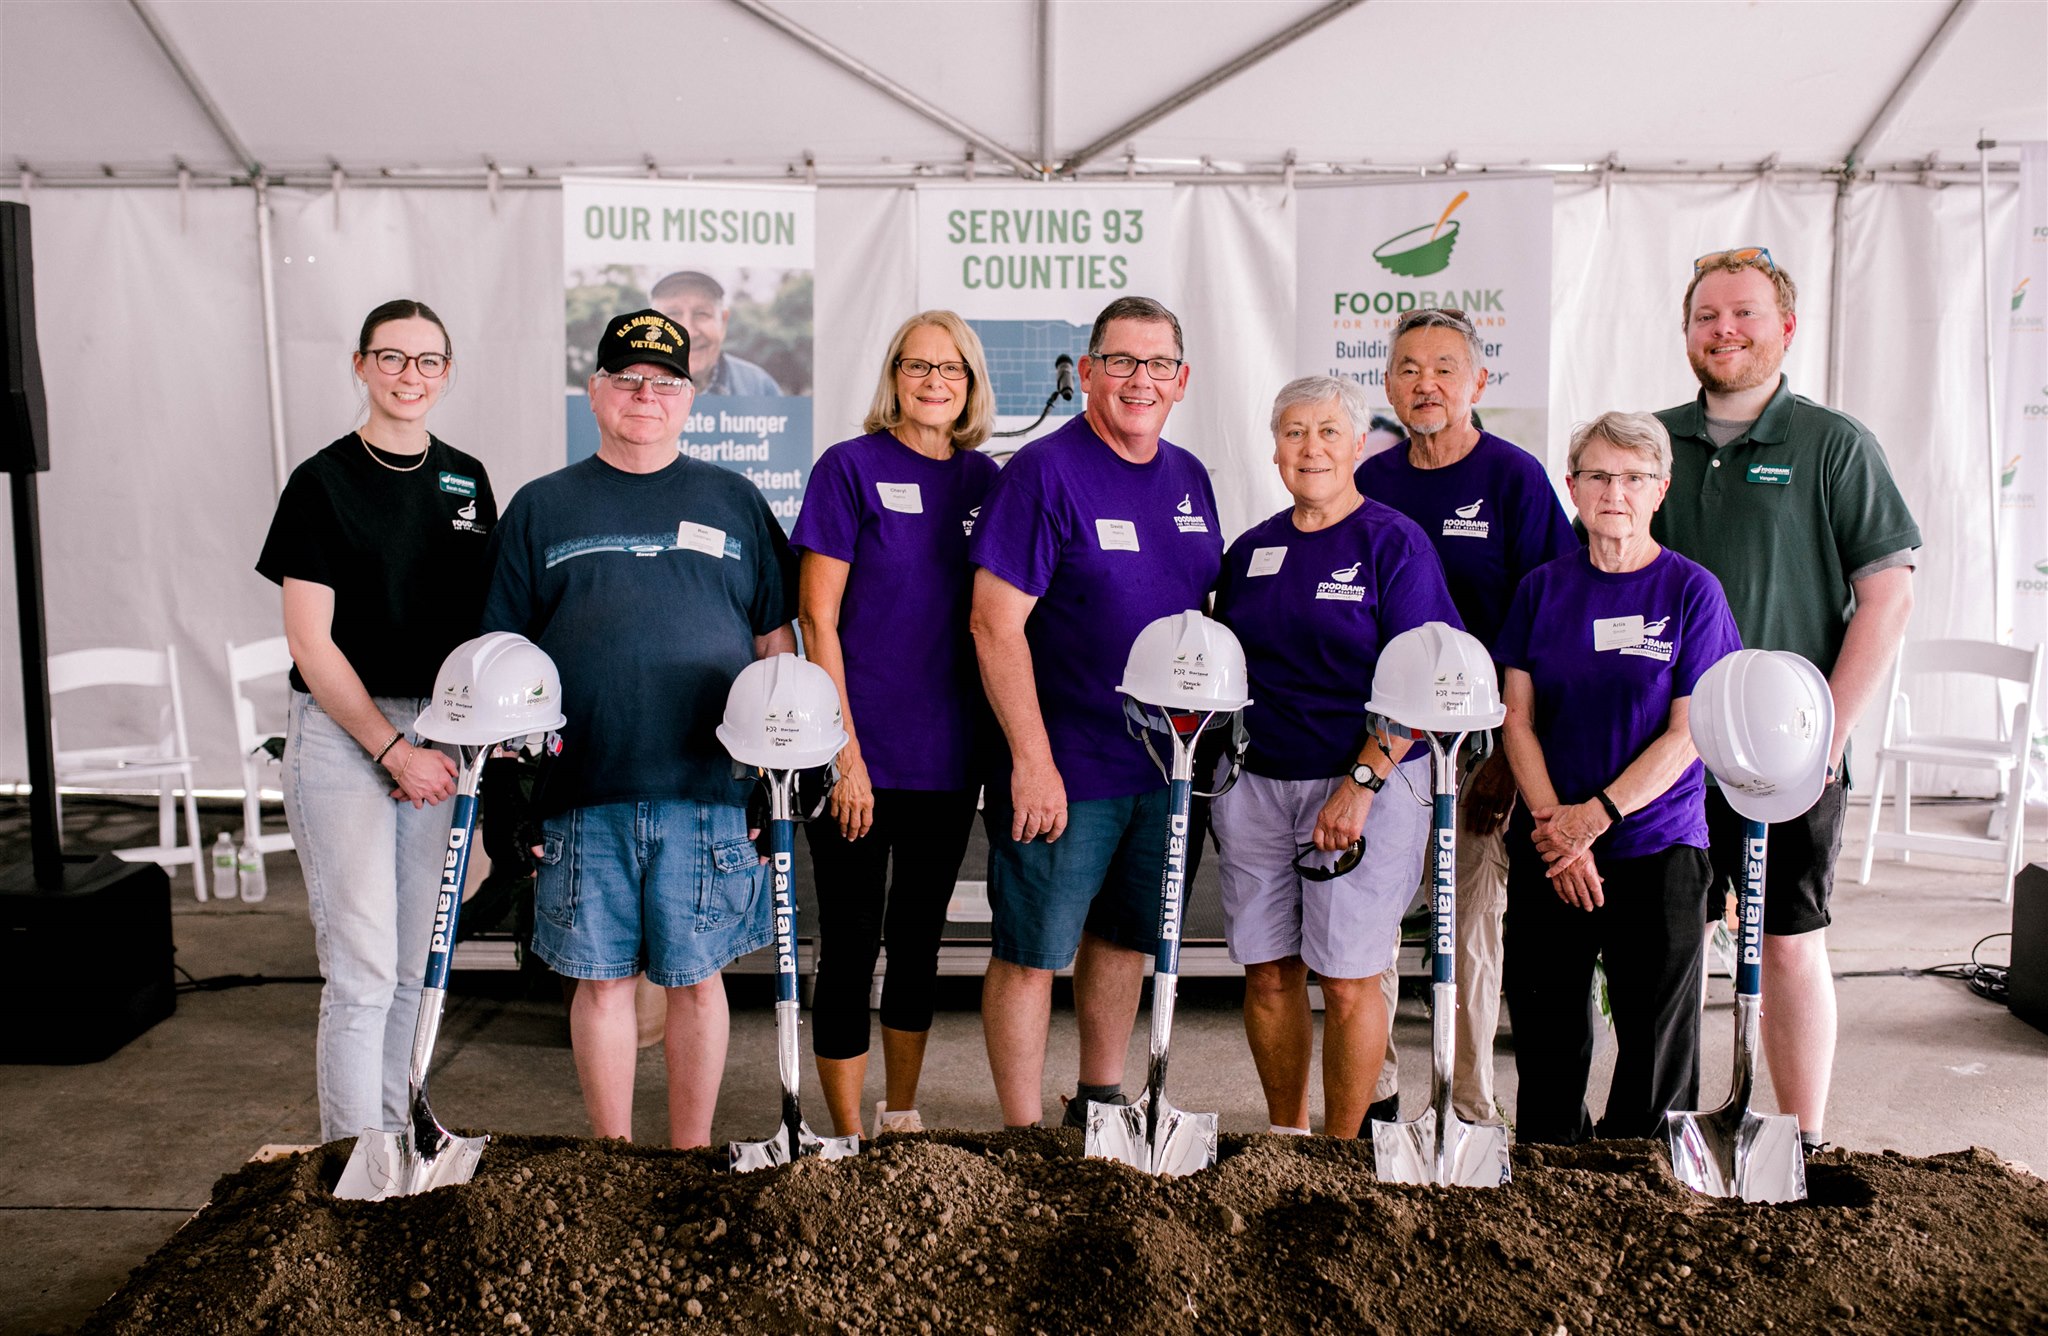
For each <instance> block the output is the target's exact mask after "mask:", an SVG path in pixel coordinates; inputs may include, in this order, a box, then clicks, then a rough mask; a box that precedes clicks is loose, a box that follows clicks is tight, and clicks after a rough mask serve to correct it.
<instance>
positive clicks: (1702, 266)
mask: <svg viewBox="0 0 2048 1336" xmlns="http://www.w3.org/2000/svg"><path fill="white" fill-rule="evenodd" d="M1797 297H1798V291H1797V289H1796V288H1795V287H1794V286H1793V283H1792V279H1791V277H1790V276H1789V275H1787V274H1786V273H1785V271H1784V270H1782V269H1779V268H1778V267H1777V266H1776V265H1775V264H1773V263H1772V261H1771V254H1770V252H1769V251H1767V250H1764V249H1762V248H1760V247H1749V248H1745V249H1742V250H1734V251H1721V252H1717V253H1715V254H1712V255H1705V256H1702V257H1700V259H1699V260H1698V261H1697V262H1696V264H1695V265H1694V270H1693V278H1692V282H1691V284H1690V285H1688V286H1687V288H1686V290H1685V299H1684V302H1683V303H1682V305H1681V310H1682V312H1683V328H1684V330H1685V351H1686V357H1687V359H1688V360H1689V361H1690V362H1691V363H1692V369H1693V372H1694V374H1695V375H1697V376H1698V377H1699V382H1700V394H1699V397H1698V398H1697V399H1695V400H1693V401H1692V402H1691V403H1687V404H1681V405H1679V406H1678V407H1676V408H1667V409H1665V410H1664V411H1663V412H1661V413H1659V414H1657V417H1658V419H1659V420H1660V421H1662V422H1663V423H1664V426H1665V427H1666V428H1667V429H1668V430H1669V431H1670V433H1671V455H1672V459H1671V491H1670V494H1669V495H1668V496H1667V497H1666V498H1665V501H1664V507H1663V509H1662V510H1661V511H1659V512H1658V514H1657V516H1656V518H1655V519H1654V520H1653V521H1652V524H1651V533H1652V534H1653V535H1654V536H1655V537H1656V538H1657V539H1658V540H1659V541H1660V542H1662V543H1664V544H1666V545H1668V546H1669V547H1670V548H1672V549H1673V550H1674V551H1676V552H1680V553H1682V554H1684V555H1685V556H1688V557H1691V558H1692V559H1693V560H1694V561H1697V562H1699V563H1700V564H1701V565H1703V566H1705V567H1706V568H1707V569H1708V570H1710V571H1712V572H1713V573H1714V574H1715V575H1716V576H1718V577H1719V578H1720V581H1721V586H1722V588H1723V589H1724V590H1725V591H1726V592H1727V595H1728V605H1729V607H1730V608H1732V609H1733V610H1734V613H1735V622H1736V625H1737V627H1738V628H1740V630H1741V632H1742V643H1743V644H1744V645H1746V646H1749V647H1750V648H1752V649H1789V650H1792V651H1794V652H1795V653H1798V654H1800V655H1802V656H1804V657H1805V658H1807V659H1810V660H1812V661H1813V663H1814V664H1815V665H1816V666H1817V667H1819V668H1820V670H1821V671H1822V672H1823V673H1826V674H1827V678H1828V686H1829V688H1830V689H1831V690H1832V691H1833V693H1834V697H1835V735H1834V739H1833V741H1832V743H1831V744H1830V746H1829V749H1828V763H1829V764H1828V783H1827V787H1826V789H1825V790H1823V792H1822V794H1821V797H1820V801H1819V802H1818V803H1816V804H1815V805H1814V808H1813V810H1812V811H1810V812H1808V813H1807V814H1806V815H1805V816H1804V817H1801V818H1799V819H1798V820H1795V821H1787V822H1783V823H1780V824H1777V825H1773V826H1772V827H1771V841H1770V852H1769V858H1768V866H1767V868H1766V870H1765V877H1766V881H1767V885H1768V888H1769V890H1768V894H1767V895H1766V896H1765V899H1764V958H1763V973H1764V997H1765V999H1766V1001H1765V1005H1764V1012H1763V1047H1764V1060H1765V1062H1766V1063H1767V1064H1768V1065H1769V1067H1770V1072H1771V1084H1772V1086H1773V1088H1774V1089H1775V1090H1776V1091H1777V1095H1778V1107H1779V1108H1780V1109H1781V1110H1782V1111H1783V1112H1786V1113H1791V1114H1796V1115H1797V1116H1798V1118H1799V1128H1800V1138H1801V1140H1802V1141H1804V1142H1805V1143H1806V1146H1807V1149H1808V1151H1809V1153H1810V1152H1811V1151H1812V1150H1813V1149H1814V1148H1816V1147H1818V1146H1819V1145H1821V1144H1822V1132H1821V1129H1822V1126H1823V1119H1824V1116H1825V1114H1826V1111H1827V1102H1828V1083H1829V1079H1830V1077H1831V1075H1832V1073H1833V1069H1834V1061H1835V985H1834V976H1833V974H1832V973H1831V972H1830V970H1829V967H1828V955H1827V942H1826V931H1825V930H1826V928H1827V925H1828V922H1829V913H1828V896H1829V893H1830V891H1831V890H1832V889H1833V886H1834V876H1835V858H1836V855H1837V854H1838V853H1840V851H1841V847H1842V817H1843V807H1844V804H1845V802H1846V797H1845V795H1844V793H1843V784H1842V778H1841V772H1842V751H1843V748H1844V746H1845V745H1846V743H1847V742H1848V738H1849V733H1850V730H1851V729H1853V728H1854V727H1855V726H1856V721H1857V719H1858V718H1859V717H1861V716H1862V714H1863V711H1864V710H1865V709H1866V708H1867V707H1868V706H1869V705H1870V703H1871V701H1872V700H1874V699H1875V698H1876V696H1877V694H1878V692H1879V691H1880V690H1881V688H1882V686H1883V683H1884V681H1885V678H1886V674H1887V673H1888V671H1889V669H1890V667H1891V662H1892V656H1893V655H1894V654H1896V653H1897V652H1898V648H1899V641H1900V639H1901V638H1902V637H1903V636H1904V634H1905V630H1906V619H1907V617H1908V615H1910V614H1911V612H1912V609H1913V564H1914V551H1915V549H1917V548H1918V547H1919V546H1920V530H1919V527H1918V526H1917V525H1915V524H1914V523H1913V516H1912V514H1911V513H1910V512H1909V511H1908V510H1907V509H1906V502H1905V499H1904V498H1903V497H1901V496H1900V495H1899V489H1898V487H1897V485H1896V484H1895V483H1894V482H1893V481H1892V474H1891V469H1890V468H1889V467H1888V466H1887V465H1886V463H1885V458H1884V451H1883V449H1882V448H1880V447H1879V445H1878V443H1877V439H1876V438H1875V437H1874V436H1872V435H1871V434H1870V432H1869V430H1868V429H1867V428H1865V427H1864V426H1863V424H1862V423H1860V422H1858V421H1856V420H1855V419H1854V418H1851V417H1849V416H1847V415H1845V414H1842V413H1837V412H1835V411H1834V410H1832V409H1829V408H1823V407H1821V406H1820V405H1819V404H1816V403H1814V402H1813V401H1812V400H1810V399H1806V398H1802V397H1801V396H1799V395H1796V394H1794V393H1792V390H1791V388H1790V386H1789V385H1788V384H1787V382H1786V380H1785V378H1784V377H1783V376H1782V375H1781V374H1779V367H1780V365H1781V364H1782V363H1783V362H1784V360H1785V350H1786V349H1787V348H1789V347H1790V346H1791V344H1792V334H1793V330H1794V329H1795V328H1796V327H1797V325H1798V316H1797V314H1796V311H1795V304H1796V301H1797ZM1707 823H1708V827H1709V829H1710V832H1711V834H1710V838H1711V841H1712V845H1713V848H1712V850H1711V852H1712V854H1713V860H1714V869H1715V880H1716V885H1717V887H1718V888H1720V890H1721V892H1722V893H1723V894H1725V893H1726V888H1727V887H1728V886H1729V885H1731V884H1732V883H1733V882H1734V881H1735V880H1736V879H1737V878H1739V877H1740V876H1741V875H1742V873H1741V865H1742V864H1741V849H1742V839H1741V837H1742V819H1741V818H1740V817H1739V816H1737V815H1736V814H1735V812H1734V811H1733V810H1732V809H1730V808H1729V806H1728V805H1727V803H1726V802H1725V801H1723V800H1722V798H1721V794H1720V791H1719V790H1718V789H1716V788H1713V787H1712V786H1709V787H1708V790H1707Z"/></svg>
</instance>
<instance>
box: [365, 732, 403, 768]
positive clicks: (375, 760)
mask: <svg viewBox="0 0 2048 1336" xmlns="http://www.w3.org/2000/svg"><path fill="white" fill-rule="evenodd" d="M404 736H405V730H404V729H400V730H399V731H397V732H396V733H393V734H392V735H391V741H389V742H387V743H385V744H384V750H383V751H380V752H378V753H377V754H376V755H375V756H372V757H371V758H370V764H371V765H382V764H384V758H385V757H387V756H389V755H390V754H391V749H392V748H393V747H396V746H397V745H398V743H399V739H401V738H403V737H404Z"/></svg>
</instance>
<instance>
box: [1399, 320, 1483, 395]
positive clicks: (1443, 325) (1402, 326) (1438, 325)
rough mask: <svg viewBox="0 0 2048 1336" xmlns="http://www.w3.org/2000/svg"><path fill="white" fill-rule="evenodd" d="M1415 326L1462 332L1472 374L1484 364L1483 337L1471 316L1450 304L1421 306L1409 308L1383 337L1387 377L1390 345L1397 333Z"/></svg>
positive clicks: (1405, 331) (1455, 332)
mask: <svg viewBox="0 0 2048 1336" xmlns="http://www.w3.org/2000/svg"><path fill="white" fill-rule="evenodd" d="M1417 329H1448V330H1450V331H1451V332H1452V333H1453V334H1459V335H1462V336H1463V337H1464V339H1465V347H1466V348H1467V349H1469V350H1470V355H1471V358H1472V371H1473V374H1475V375H1476V374H1478V373H1479V372H1480V371H1482V370H1484V369H1485V367H1486V341H1485V340H1484V339H1482V338H1480V337H1479V331H1478V330H1477V329H1474V328H1473V327H1472V317H1471V316H1468V315H1466V314H1465V313H1464V312H1463V311H1460V310H1458V309H1457V308H1456V307H1451V306H1425V307H1423V308H1421V309H1420V310H1415V311H1410V312H1408V314H1406V315H1404V316H1402V317H1401V318H1400V320H1398V321H1396V322H1395V324H1394V336H1393V337H1392V338H1390V339H1388V340H1387V379H1388V380H1389V381H1391V380H1392V379H1393V376H1394V347H1395V345H1396V344H1398V343H1400V342H1401V336H1402V335H1403V334H1406V333H1408V332H1410V331H1411V330H1417Z"/></svg>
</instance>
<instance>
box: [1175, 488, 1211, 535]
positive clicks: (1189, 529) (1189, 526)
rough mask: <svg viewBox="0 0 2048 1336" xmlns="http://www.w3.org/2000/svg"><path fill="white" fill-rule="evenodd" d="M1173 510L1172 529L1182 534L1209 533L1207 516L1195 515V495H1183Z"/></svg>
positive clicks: (1190, 493) (1191, 493)
mask: <svg viewBox="0 0 2048 1336" xmlns="http://www.w3.org/2000/svg"><path fill="white" fill-rule="evenodd" d="M1173 509H1174V512H1175V514H1174V517H1173V523H1174V527H1175V528H1177V529H1179V530H1180V531H1181V532H1182V533H1207V532H1209V517H1208V516H1207V515H1197V514H1195V494H1194V493H1193V492H1187V493H1184V494H1183V495H1182V496H1181V499H1180V504H1179V505H1177V506H1175V507H1174V508H1173Z"/></svg>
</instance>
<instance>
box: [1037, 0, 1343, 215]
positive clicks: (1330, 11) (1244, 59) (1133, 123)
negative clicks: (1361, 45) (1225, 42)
mask: <svg viewBox="0 0 2048 1336" xmlns="http://www.w3.org/2000/svg"><path fill="white" fill-rule="evenodd" d="M1364 3H1365V0H1332V3H1330V4H1327V5H1324V6H1323V7H1322V8H1321V9H1318V10H1316V11H1315V12H1314V13H1312V14H1310V15H1308V16H1307V17H1305V18H1301V19H1297V20H1296V21H1295V22H1293V23H1291V24H1289V25H1288V26H1287V27H1285V28H1282V29H1281V30H1280V31H1279V32H1276V33H1274V34H1273V35H1272V36H1271V37H1268V38H1267V39H1266V40H1265V41H1263V42H1260V43H1259V44H1258V45H1257V46H1255V47H1253V48H1252V49H1251V50H1249V51H1246V52H1244V53H1243V54H1242V55H1239V56H1237V57H1236V58H1235V59H1232V60H1228V61H1225V62H1224V63H1223V64H1221V65H1219V66H1217V67H1216V68H1215V69H1213V70H1211V71H1209V72H1208V73H1207V74H1205V75H1203V76H1202V77H1201V78H1199V79H1197V80H1195V81H1194V82H1193V83H1191V84H1189V85H1188V86H1187V87H1185V88H1183V89H1181V90H1180V91H1179V92H1178V93H1175V94H1173V95H1172V96H1171V97H1169V98H1167V99H1166V100H1165V101H1164V102H1160V103H1157V104H1155V105H1154V106H1152V107H1149V108H1147V109H1146V110H1144V111H1141V112H1139V113H1138V114H1137V115H1135V116H1133V117H1131V119H1129V120H1127V121H1125V122H1124V123H1123V124H1122V125H1119V126H1117V127H1116V129H1114V130H1111V131H1109V132H1108V133H1107V134H1105V135H1103V136H1102V137H1101V138H1099V139H1097V140H1095V142H1093V143H1091V144H1089V145H1088V147H1086V148H1084V149H1081V150H1079V151H1078V152H1076V153H1074V154H1072V155H1071V156H1070V157H1068V158H1067V160H1066V161H1065V162H1063V163H1061V164H1060V165H1059V169H1058V174H1059V175H1061V176H1071V175H1072V174H1073V173H1074V172H1076V171H1078V170H1080V168H1081V167H1082V166H1083V165H1084V164H1086V163H1087V162H1089V161H1090V160H1092V159H1093V158H1094V157H1095V156H1096V155H1097V154H1099V153H1101V152H1103V150H1105V149H1111V148H1115V147H1116V146H1117V145H1118V144H1120V143H1122V142H1123V141H1124V140H1126V139H1128V138H1129V137H1130V136H1132V135H1134V134H1136V133H1137V132H1138V131H1140V130H1142V129H1144V128H1145V127H1146V126H1148V125H1150V124H1152V123H1153V122H1154V121H1157V120H1160V119H1162V118H1164V117H1166V116H1170V115H1172V114H1173V113H1174V112H1176V111H1178V110H1180V109H1181V108H1182V107H1184V106H1186V105H1187V104H1188V103H1190V102H1192V101H1194V100H1195V99H1196V98H1198V97H1200V96H1201V95H1202V94H1204V93H1206V92H1208V91H1209V90H1210V89H1211V88H1214V87H1215V86H1216V85H1218V84H1220V83H1222V82H1223V81H1224V80H1226V79H1229V78H1231V77H1233V76H1234V75H1237V74H1239V73H1241V72H1242V71H1244V70H1247V69H1250V68H1251V67H1252V66H1254V65H1256V64H1258V63H1259V62H1260V61H1262V60H1264V59H1265V58H1266V57H1267V56H1270V55H1272V54H1273V53H1274V52H1275V51H1278V50H1279V49H1280V48H1281V47H1283V46H1287V45H1289V44H1290V43H1292V42H1293V41H1295V40H1296V39H1297V38H1301V37H1306V36H1308V35H1309V34H1310V33H1312V32H1314V31H1315V30H1316V29H1318V28H1320V27H1322V26H1323V25H1324V24H1325V23H1328V22H1329V21H1330V20H1331V19H1334V18H1336V17H1337V16H1338V15H1339V14H1342V13H1344V12H1345V11H1346V10H1350V9H1356V8H1358V6H1360V5H1362V4H1364Z"/></svg>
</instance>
